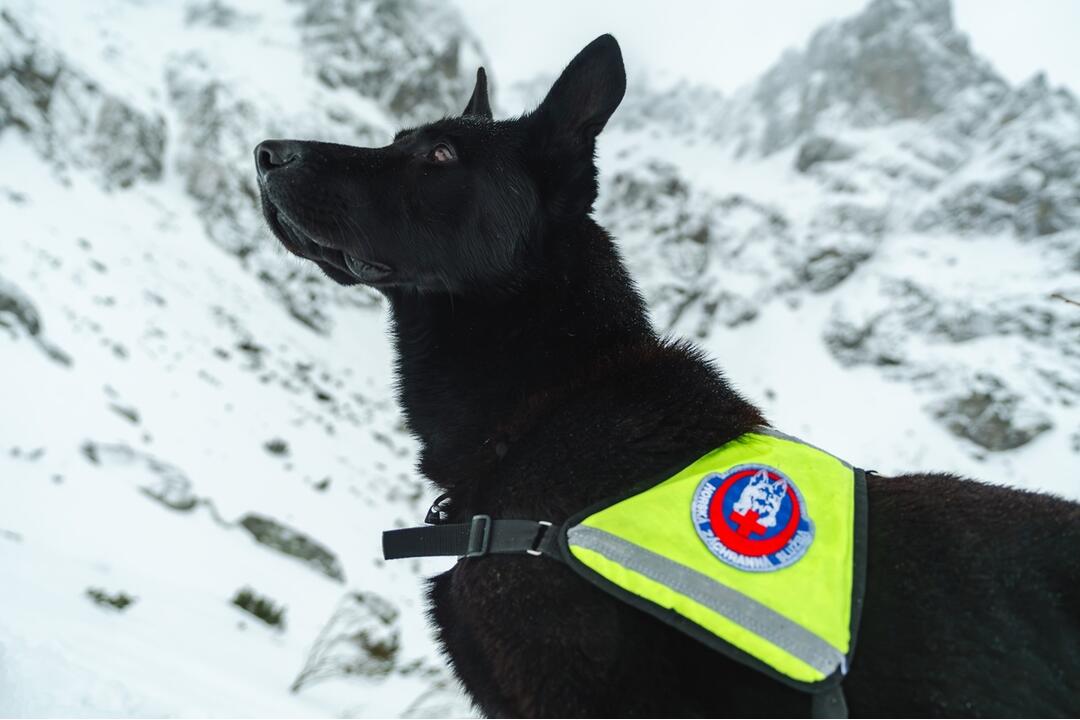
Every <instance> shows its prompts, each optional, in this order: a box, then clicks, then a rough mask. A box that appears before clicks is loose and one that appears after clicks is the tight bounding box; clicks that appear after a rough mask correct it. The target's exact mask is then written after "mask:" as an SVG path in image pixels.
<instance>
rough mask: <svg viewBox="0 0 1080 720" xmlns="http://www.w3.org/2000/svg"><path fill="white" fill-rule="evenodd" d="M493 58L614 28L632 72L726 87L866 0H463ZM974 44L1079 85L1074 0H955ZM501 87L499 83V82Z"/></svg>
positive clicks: (537, 68)
mask: <svg viewBox="0 0 1080 720" xmlns="http://www.w3.org/2000/svg"><path fill="white" fill-rule="evenodd" d="M459 4H460V5H461V6H462V8H463V9H464V11H465V15H466V18H467V19H468V21H469V22H470V24H471V26H472V28H473V29H474V30H475V31H476V32H477V33H478V34H479V36H480V40H481V42H482V43H483V44H484V47H485V49H486V50H487V52H488V54H489V56H490V57H491V60H492V70H493V75H494V79H495V81H496V82H516V81H518V80H523V79H528V78H531V77H535V76H536V75H538V74H541V73H544V74H548V75H551V74H554V73H555V72H556V71H558V70H559V69H561V68H562V67H563V66H564V65H565V64H566V63H567V62H568V61H569V60H570V58H571V57H573V55H574V53H576V52H577V51H578V50H580V49H581V48H582V47H583V46H584V45H585V44H586V43H588V42H589V41H590V40H592V39H593V38H594V37H596V36H597V35H600V34H602V33H605V32H610V33H613V34H614V35H615V36H616V37H617V38H618V39H619V42H620V44H621V45H622V48H623V53H624V56H625V58H626V63H627V69H628V72H630V73H631V74H634V75H640V74H641V73H643V72H647V73H648V74H649V76H651V77H653V78H654V79H656V80H658V81H661V82H664V81H667V80H671V79H676V78H679V77H687V78H689V79H692V80H696V81H700V82H706V83H711V84H713V85H716V86H717V87H719V88H721V89H722V90H725V91H730V90H733V89H734V88H736V87H738V86H739V85H741V84H743V83H745V82H748V81H750V80H752V79H753V78H755V77H756V76H757V75H758V74H760V73H761V72H762V71H764V70H765V69H766V68H767V67H768V66H769V65H770V64H771V63H772V62H773V61H774V60H776V58H777V57H778V56H779V55H780V53H781V52H782V51H783V50H784V49H785V48H788V47H801V46H802V45H803V44H804V43H805V42H806V40H807V39H808V38H809V37H810V34H811V33H812V32H813V31H814V30H815V29H817V28H818V27H819V26H820V25H821V24H822V23H824V22H826V21H828V20H831V19H834V18H840V17H845V16H847V15H851V14H854V13H857V12H858V11H859V10H860V9H862V7H863V6H864V5H865V4H866V0H753V1H751V0H739V1H736V0H664V1H662V2H655V1H652V0H632V1H631V0H543V1H542V2H517V1H514V2H508V1H507V0H459ZM953 7H954V16H955V20H956V23H957V25H958V26H959V28H960V29H961V30H962V31H963V32H966V33H967V34H968V36H969V37H970V39H971V43H972V47H973V48H974V50H975V52H977V53H979V54H981V55H982V56H984V57H986V58H988V59H989V60H990V61H991V62H992V63H993V64H994V65H995V66H996V67H997V69H998V71H999V72H1001V73H1002V74H1003V75H1004V76H1005V77H1006V78H1007V79H1009V80H1010V81H1012V82H1014V83H1015V82H1019V81H1022V80H1025V79H1027V78H1029V77H1030V76H1031V75H1033V74H1034V73H1035V72H1037V71H1039V70H1045V71H1046V73H1047V75H1048V76H1049V78H1050V81H1051V83H1052V84H1054V85H1057V84H1064V85H1068V86H1069V87H1070V88H1071V89H1072V90H1073V92H1077V91H1078V90H1080V37H1078V36H1080V0H955V1H954V5H953ZM496 92H497V89H496Z"/></svg>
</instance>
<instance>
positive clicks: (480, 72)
mask: <svg viewBox="0 0 1080 720" xmlns="http://www.w3.org/2000/svg"><path fill="white" fill-rule="evenodd" d="M461 114H462V115H476V116H478V117H482V118H487V119H488V120H490V119H491V102H490V101H489V100H488V86H487V73H486V72H484V68H482V67H481V68H477V70H476V87H474V88H473V91H472V97H471V98H469V104H468V105H466V106H465V112H463V113H461Z"/></svg>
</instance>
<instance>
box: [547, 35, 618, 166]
mask: <svg viewBox="0 0 1080 720" xmlns="http://www.w3.org/2000/svg"><path fill="white" fill-rule="evenodd" d="M625 93H626V69H625V67H624V66H623V59H622V51H621V50H620V49H619V43H618V41H617V40H615V38H614V37H612V36H611V35H601V36H600V37H598V38H596V39H595V40H593V41H592V42H591V43H589V44H588V45H586V46H585V49H584V50H582V51H581V52H579V53H578V54H577V57H575V58H574V59H573V60H571V61H570V64H569V65H567V66H566V69H565V70H563V71H562V75H560V76H559V79H558V80H556V81H555V84H554V85H552V86H551V90H549V91H548V94H547V97H545V98H544V101H543V102H542V103H540V107H539V108H537V111H536V112H537V114H539V115H542V116H543V117H544V119H545V121H546V122H547V124H548V126H549V127H550V128H551V129H552V130H554V131H555V133H556V134H557V136H558V138H559V139H560V140H562V141H564V142H568V143H571V144H573V145H580V146H581V148H582V149H587V150H588V152H589V153H590V154H591V153H592V146H593V143H594V142H595V140H596V136H597V135H599V134H600V131H601V130H603V129H604V126H605V125H606V124H607V121H608V119H609V118H610V117H611V114H612V113H614V112H615V108H617V107H619V103H620V102H622V99H623V95H624V94H625Z"/></svg>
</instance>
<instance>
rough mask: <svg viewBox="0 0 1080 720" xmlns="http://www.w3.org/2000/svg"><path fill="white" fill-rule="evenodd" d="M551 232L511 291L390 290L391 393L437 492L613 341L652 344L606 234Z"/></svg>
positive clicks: (582, 227)
mask: <svg viewBox="0 0 1080 720" xmlns="http://www.w3.org/2000/svg"><path fill="white" fill-rule="evenodd" d="M551 232H553V233H555V232H557V233H558V237H549V238H548V239H547V240H548V241H547V242H545V243H544V244H543V245H542V247H543V248H544V249H543V250H542V251H539V252H538V253H537V255H538V256H539V257H538V258H537V263H538V266H539V267H538V268H537V269H538V271H537V272H535V273H533V274H532V276H531V277H530V278H529V279H528V280H527V281H525V283H524V287H522V288H519V289H518V290H516V291H514V292H513V293H511V294H501V295H499V296H498V297H492V296H489V295H486V294H484V293H477V294H470V293H464V294H456V295H454V296H450V295H448V294H432V293H420V292H414V291H400V290H399V291H394V292H390V293H388V296H389V298H390V301H391V308H392V314H393V325H394V339H395V343H396V349H397V366H398V367H397V369H398V379H399V394H400V400H401V403H402V406H403V409H404V411H405V416H406V418H407V421H408V423H409V427H410V429H411V431H412V432H413V433H414V434H415V435H416V436H417V437H418V439H419V440H420V441H421V443H422V446H423V447H422V456H421V467H422V469H423V470H424V472H425V474H427V475H428V477H429V478H430V479H431V480H432V481H434V482H435V483H437V484H439V485H440V486H443V487H444V488H445V489H447V490H453V489H454V488H453V485H454V484H455V483H456V481H455V480H454V477H453V475H454V472H453V471H452V469H453V468H455V467H456V466H457V465H458V464H464V462H465V459H466V458H470V457H475V455H476V453H478V452H490V453H491V454H492V457H494V456H495V455H496V454H498V453H501V452H505V451H506V443H507V442H508V441H509V436H512V434H513V426H514V424H515V423H520V422H522V418H523V417H524V418H527V416H528V415H529V409H530V407H536V406H538V405H542V404H544V403H546V402H548V401H550V400H551V399H553V398H555V397H557V396H559V395H560V393H562V392H564V391H565V388H567V387H568V386H570V385H571V384H572V383H573V382H574V381H575V379H577V378H581V377H582V376H583V375H585V374H587V373H588V372H590V371H591V370H592V369H593V368H594V367H595V366H596V364H597V362H598V361H599V360H600V359H601V358H603V357H605V356H607V355H611V354H612V353H613V352H616V351H617V350H618V349H619V348H621V347H632V346H635V345H641V344H644V343H655V341H656V338H655V334H654V332H653V329H652V327H651V325H650V324H649V321H648V319H647V316H646V312H645V307H644V304H643V302H642V300H641V298H640V296H639V295H638V293H637V291H636V289H634V286H633V284H632V283H631V282H630V281H629V280H628V276H627V273H626V270H625V268H624V267H623V265H622V262H621V260H620V259H619V256H618V253H617V252H616V251H615V248H614V246H613V243H612V241H611V239H610V237H609V236H608V235H607V233H606V232H604V230H602V229H601V228H600V227H599V226H597V225H596V224H595V223H594V222H593V221H592V220H591V219H586V220H585V221H583V222H581V223H580V224H579V225H577V226H575V227H571V228H565V227H564V228H560V229H559V230H557V231H554V230H553V231H551Z"/></svg>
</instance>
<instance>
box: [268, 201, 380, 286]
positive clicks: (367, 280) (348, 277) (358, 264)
mask: <svg viewBox="0 0 1080 720" xmlns="http://www.w3.org/2000/svg"><path fill="white" fill-rule="evenodd" d="M263 208H264V210H265V212H264V214H265V215H266V221H267V223H268V224H269V225H270V229H271V231H273V233H274V235H276V236H277V237H278V239H279V240H280V241H281V242H282V244H283V245H284V246H285V247H286V249H288V250H289V251H290V252H292V253H293V254H295V255H299V256H300V257H302V258H305V259H307V260H311V261H312V262H314V263H315V264H316V265H318V266H319V267H320V268H321V269H322V271H323V272H324V273H326V274H327V275H328V276H329V277H330V279H331V280H334V281H335V282H337V283H340V284H342V285H355V284H356V283H363V284H365V285H386V284H389V283H391V282H392V281H393V275H394V270H393V268H391V267H390V266H389V265H386V264H385V263H381V262H378V261H376V260H372V259H369V258H362V257H359V256H358V255H356V254H355V253H354V252H351V251H347V250H343V249H341V248H339V247H334V246H332V245H331V244H330V243H329V242H327V241H325V240H321V239H319V238H317V237H315V236H313V235H312V234H311V233H309V232H308V231H307V230H305V229H304V228H303V227H301V226H300V224H299V223H298V222H296V221H295V220H293V219H292V218H290V217H289V216H288V214H286V213H285V212H284V211H282V209H281V208H279V207H277V206H276V205H275V204H274V203H273V202H272V201H270V199H269V198H264V199H263Z"/></svg>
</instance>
